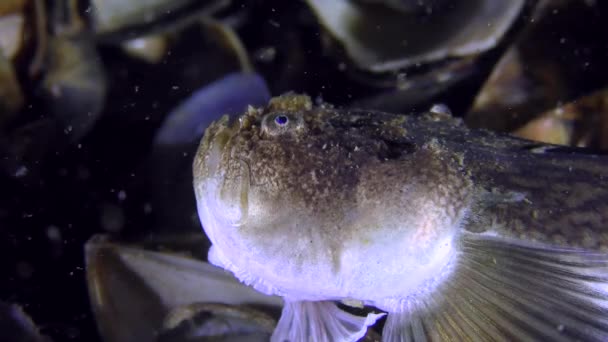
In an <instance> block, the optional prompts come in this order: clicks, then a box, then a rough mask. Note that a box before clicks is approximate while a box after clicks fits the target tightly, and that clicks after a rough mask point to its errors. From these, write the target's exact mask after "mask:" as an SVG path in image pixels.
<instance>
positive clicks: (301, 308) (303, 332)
mask: <svg viewBox="0 0 608 342" xmlns="http://www.w3.org/2000/svg"><path fill="white" fill-rule="evenodd" d="M384 315H385V314H384V313H381V314H375V313H370V314H368V315H367V317H361V316H355V315H352V314H350V313H348V312H346V311H343V310H341V309H340V308H338V306H337V305H336V304H335V303H333V302H329V301H327V302H289V301H286V302H285V306H284V307H283V312H282V313H281V318H280V320H279V323H278V325H277V327H276V329H275V331H274V333H273V335H272V339H271V341H272V342H285V341H289V342H307V341H318V342H346V341H348V342H351V341H358V340H359V339H361V338H362V337H363V336H365V333H366V332H367V328H368V327H369V326H372V325H374V323H376V321H377V320H378V319H380V318H381V317H382V316H384Z"/></svg>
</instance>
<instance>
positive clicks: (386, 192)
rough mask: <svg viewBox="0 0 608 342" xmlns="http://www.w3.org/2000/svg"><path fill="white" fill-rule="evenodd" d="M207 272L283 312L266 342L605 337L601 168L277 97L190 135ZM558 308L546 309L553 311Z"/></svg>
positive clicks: (607, 212)
mask: <svg viewBox="0 0 608 342" xmlns="http://www.w3.org/2000/svg"><path fill="white" fill-rule="evenodd" d="M193 171H194V189H195V193H196V198H197V206H198V211H199V217H200V219H201V223H202V225H203V227H204V229H205V232H206V233H207V235H208V236H209V238H210V240H211V241H212V243H213V247H212V249H211V251H210V255H209V259H210V261H211V262H213V263H214V264H216V265H218V266H221V267H223V268H225V269H227V270H229V271H231V272H233V273H234V274H235V276H236V277H237V278H239V279H240V280H241V281H243V282H245V283H247V284H249V285H252V286H253V287H254V288H256V289H257V290H259V291H261V292H264V293H266V294H273V295H279V296H282V297H283V298H284V299H285V301H286V305H285V307H284V310H283V314H282V316H281V319H280V321H279V324H278V326H277V328H276V331H275V334H274V335H273V340H275V341H284V340H290V341H307V340H327V341H356V340H358V339H359V338H361V337H362V336H363V335H364V334H365V330H366V329H367V327H368V326H371V325H373V324H374V323H375V321H376V320H377V319H379V318H380V317H382V316H383V315H384V314H383V313H379V314H375V313H370V314H369V315H368V316H367V317H357V316H354V315H351V314H349V313H346V312H344V311H342V310H341V309H339V308H338V307H337V306H335V304H334V301H342V302H346V303H360V304H363V305H369V306H373V307H376V308H378V309H380V310H382V311H384V312H387V313H388V317H387V321H386V323H385V325H384V330H383V340H385V341H401V340H414V341H418V340H466V339H472V340H487V339H491V340H501V339H504V340H512V339H514V338H515V339H552V340H569V339H572V338H580V339H583V340H602V339H606V338H608V318H607V317H608V186H607V179H606V177H608V159H606V158H605V157H601V156H596V155H588V154H580V153H571V152H569V151H559V149H558V148H557V147H554V146H545V145H538V144H534V143H532V142H530V141H526V140H521V139H516V138H512V137H509V136H503V135H498V134H496V133H491V132H488V131H482V130H470V129H468V128H466V127H465V126H464V125H463V124H462V123H461V122H460V121H459V120H458V119H454V118H451V117H449V116H446V115H443V114H436V113H425V114H423V115H418V116H404V115H396V114H388V113H381V112H373V111H363V110H344V109H336V108H334V107H332V106H331V105H328V104H324V105H319V106H313V105H312V102H311V101H310V99H309V98H308V97H307V96H303V95H295V94H286V95H283V96H280V97H276V98H273V99H272V100H271V101H270V102H269V104H268V106H266V107H265V108H250V109H249V110H248V111H247V112H246V113H244V114H243V115H242V116H241V117H239V118H238V119H237V120H233V122H230V120H229V118H228V117H224V118H222V119H221V120H219V121H217V122H215V123H213V124H212V125H210V127H209V128H208V129H207V130H206V132H205V135H204V137H203V140H202V142H201V145H200V147H199V150H198V152H197V156H196V158H195V161H194V166H193ZM556 295H557V296H559V297H560V300H556V299H555V297H554V296H556Z"/></svg>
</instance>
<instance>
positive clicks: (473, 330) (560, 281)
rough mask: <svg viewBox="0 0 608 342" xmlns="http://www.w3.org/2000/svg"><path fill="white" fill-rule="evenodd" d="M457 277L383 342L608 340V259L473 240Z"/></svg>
mask: <svg viewBox="0 0 608 342" xmlns="http://www.w3.org/2000/svg"><path fill="white" fill-rule="evenodd" d="M461 250H462V252H461V255H460V256H459V258H458V259H459V261H458V264H457V265H456V268H455V269H454V273H453V275H452V276H451V277H450V279H447V280H446V282H445V283H443V284H442V285H440V287H439V288H438V289H437V292H436V293H433V294H432V295H430V296H429V297H427V298H420V299H415V300H411V301H410V302H408V305H407V306H408V308H409V309H408V310H406V311H405V312H399V313H390V314H389V316H388V318H387V320H386V324H385V326H384V332H383V341H390V342H393V341H575V340H580V341H608V253H602V252H593V251H586V250H580V249H567V248H561V247H558V248H554V247H551V246H547V245H544V246H543V245H536V244H531V243H526V242H522V241H515V240H506V239H502V238H499V237H492V236H466V237H465V238H464V239H463V240H462V247H461Z"/></svg>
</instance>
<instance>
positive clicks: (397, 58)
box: [307, 0, 525, 73]
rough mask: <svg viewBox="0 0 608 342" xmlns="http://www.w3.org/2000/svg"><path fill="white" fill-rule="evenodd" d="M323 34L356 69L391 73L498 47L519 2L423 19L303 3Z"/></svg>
mask: <svg viewBox="0 0 608 342" xmlns="http://www.w3.org/2000/svg"><path fill="white" fill-rule="evenodd" d="M307 3H308V4H309V5H310V7H311V8H312V10H313V11H314V13H315V15H316V16H317V18H318V20H319V22H320V23H321V25H322V26H323V28H324V29H325V30H326V31H327V32H328V33H329V34H330V35H331V37H332V38H333V39H334V41H335V42H336V43H337V44H338V45H339V46H341V47H342V48H343V49H344V51H345V52H346V54H347V56H348V58H349V59H350V60H352V62H353V63H354V64H355V65H356V66H357V67H358V68H360V69H363V70H366V71H370V72H374V73H382V72H392V71H395V70H398V69H404V68H408V67H411V66H419V65H422V64H428V63H432V62H436V61H439V60H443V59H446V58H449V57H464V56H471V55H476V54H479V53H481V52H484V51H486V50H488V49H491V48H493V47H495V46H496V45H497V43H498V42H500V41H501V39H502V38H503V36H504V35H505V33H506V32H507V31H508V29H509V28H510V27H511V25H512V24H513V23H514V22H515V20H516V19H517V18H518V16H519V14H520V13H521V12H522V9H523V7H524V5H525V1H524V0H513V1H494V0H476V1H459V2H453V3H452V4H451V5H450V6H446V8H445V9H444V10H441V11H439V10H438V11H432V12H431V13H430V14H428V15H422V16H421V15H420V13H418V12H412V13H407V12H404V11H397V10H395V9H394V8H391V7H389V6H385V5H383V4H382V3H378V2H374V3H372V4H370V3H368V2H365V1H364V2H361V1H358V2H354V1H348V0H336V1H324V0H307Z"/></svg>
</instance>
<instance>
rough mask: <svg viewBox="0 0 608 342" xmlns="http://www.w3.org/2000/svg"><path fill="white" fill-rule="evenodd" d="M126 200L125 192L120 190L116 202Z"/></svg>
mask: <svg viewBox="0 0 608 342" xmlns="http://www.w3.org/2000/svg"><path fill="white" fill-rule="evenodd" d="M126 199H127V192H126V191H124V190H120V191H119V192H118V200H120V201H124V200H126Z"/></svg>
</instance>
